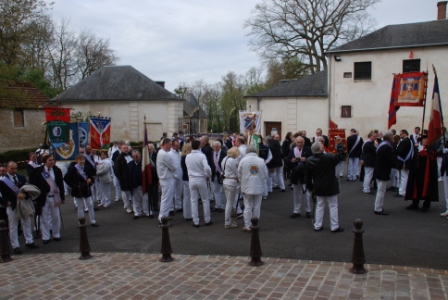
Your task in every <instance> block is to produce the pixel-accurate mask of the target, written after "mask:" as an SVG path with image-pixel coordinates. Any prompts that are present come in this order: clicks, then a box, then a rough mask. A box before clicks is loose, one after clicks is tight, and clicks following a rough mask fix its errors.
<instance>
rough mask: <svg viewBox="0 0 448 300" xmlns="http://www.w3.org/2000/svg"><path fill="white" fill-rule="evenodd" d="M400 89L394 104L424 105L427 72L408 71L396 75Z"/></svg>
mask: <svg viewBox="0 0 448 300" xmlns="http://www.w3.org/2000/svg"><path fill="white" fill-rule="evenodd" d="M398 76H399V78H400V80H399V83H400V89H399V92H398V96H397V99H396V102H395V106H424V105H425V100H426V89H427V86H428V85H427V82H428V73H425V72H409V73H404V74H399V75H398Z"/></svg>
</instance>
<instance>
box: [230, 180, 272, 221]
mask: <svg viewBox="0 0 448 300" xmlns="http://www.w3.org/2000/svg"><path fill="white" fill-rule="evenodd" d="M271 191H272V189H271ZM240 193H241V185H237V186H236V193H235V202H233V209H236V213H237V214H242V213H243V210H242V209H241V200H239V201H238V198H239V196H242V194H240Z"/></svg>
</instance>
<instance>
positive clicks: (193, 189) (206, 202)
mask: <svg viewBox="0 0 448 300" xmlns="http://www.w3.org/2000/svg"><path fill="white" fill-rule="evenodd" d="M189 187H190V197H191V216H192V218H193V223H194V224H195V225H199V213H198V199H199V196H200V197H201V200H202V207H203V209H204V221H205V223H209V222H210V218H211V217H210V198H209V193H208V186H207V181H206V180H205V178H198V179H196V178H194V179H191V178H190V181H189Z"/></svg>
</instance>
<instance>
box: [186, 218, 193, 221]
mask: <svg viewBox="0 0 448 300" xmlns="http://www.w3.org/2000/svg"><path fill="white" fill-rule="evenodd" d="M192 220H193V219H192V218H187V219H185V221H192Z"/></svg>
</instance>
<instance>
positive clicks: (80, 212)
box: [75, 197, 96, 224]
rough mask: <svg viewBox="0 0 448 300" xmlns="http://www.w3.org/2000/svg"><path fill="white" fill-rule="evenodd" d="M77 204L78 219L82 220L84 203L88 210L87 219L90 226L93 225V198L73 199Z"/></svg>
mask: <svg viewBox="0 0 448 300" xmlns="http://www.w3.org/2000/svg"><path fill="white" fill-rule="evenodd" d="M75 200H76V201H77V202H78V219H81V218H84V209H85V208H84V203H86V204H87V208H88V209H89V219H90V224H95V223H96V221H95V211H94V209H93V197H87V198H75Z"/></svg>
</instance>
